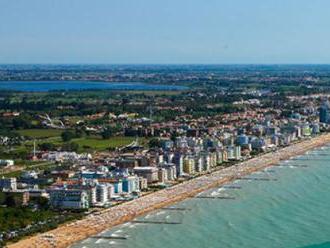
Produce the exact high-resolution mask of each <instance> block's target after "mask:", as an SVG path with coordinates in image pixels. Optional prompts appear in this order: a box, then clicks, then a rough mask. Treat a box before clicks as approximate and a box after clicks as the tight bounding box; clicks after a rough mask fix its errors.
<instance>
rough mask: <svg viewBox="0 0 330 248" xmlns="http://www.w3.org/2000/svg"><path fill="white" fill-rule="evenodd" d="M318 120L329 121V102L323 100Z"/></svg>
mask: <svg viewBox="0 0 330 248" xmlns="http://www.w3.org/2000/svg"><path fill="white" fill-rule="evenodd" d="M320 122H322V123H330V103H329V101H325V102H324V103H323V104H322V106H321V107H320Z"/></svg>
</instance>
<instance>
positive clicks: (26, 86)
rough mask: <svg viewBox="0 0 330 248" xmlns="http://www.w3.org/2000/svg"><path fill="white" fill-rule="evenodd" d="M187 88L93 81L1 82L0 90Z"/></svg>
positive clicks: (182, 88) (161, 89)
mask: <svg viewBox="0 0 330 248" xmlns="http://www.w3.org/2000/svg"><path fill="white" fill-rule="evenodd" d="M187 89H188V87H185V86H180V85H172V84H146V83H138V82H137V83H134V82H93V81H2V82H0V90H9V91H21V92H48V91H72V90H76V91H79V90H120V91H123V90H137V91H151V90H152V91H176V90H187Z"/></svg>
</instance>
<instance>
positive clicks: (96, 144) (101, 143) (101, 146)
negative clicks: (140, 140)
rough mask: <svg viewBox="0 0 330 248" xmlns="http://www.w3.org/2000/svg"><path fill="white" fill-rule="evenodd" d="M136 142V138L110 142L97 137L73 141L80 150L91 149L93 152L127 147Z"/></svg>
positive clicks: (121, 138)
mask: <svg viewBox="0 0 330 248" xmlns="http://www.w3.org/2000/svg"><path fill="white" fill-rule="evenodd" d="M134 140H135V138H134V137H113V138H110V139H108V140H104V139H101V138H97V137H94V138H92V137H86V138H81V139H73V140H72V141H73V142H75V143H77V144H78V145H79V147H80V149H79V150H86V149H88V148H90V149H93V150H97V151H102V150H106V149H108V148H116V147H122V146H126V145H128V144H130V143H131V142H133V141H134Z"/></svg>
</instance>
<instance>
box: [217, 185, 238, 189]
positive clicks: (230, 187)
mask: <svg viewBox="0 0 330 248" xmlns="http://www.w3.org/2000/svg"><path fill="white" fill-rule="evenodd" d="M221 188H223V189H241V188H242V186H240V185H224V186H222V187H221Z"/></svg>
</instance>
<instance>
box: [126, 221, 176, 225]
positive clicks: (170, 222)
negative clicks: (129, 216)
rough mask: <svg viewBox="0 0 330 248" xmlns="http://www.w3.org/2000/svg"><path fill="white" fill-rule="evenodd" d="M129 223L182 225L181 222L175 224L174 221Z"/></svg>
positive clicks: (137, 222)
mask: <svg viewBox="0 0 330 248" xmlns="http://www.w3.org/2000/svg"><path fill="white" fill-rule="evenodd" d="M131 223H136V224H160V225H163V224H166V225H179V224H182V222H175V221H150V220H132V221H131Z"/></svg>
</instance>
